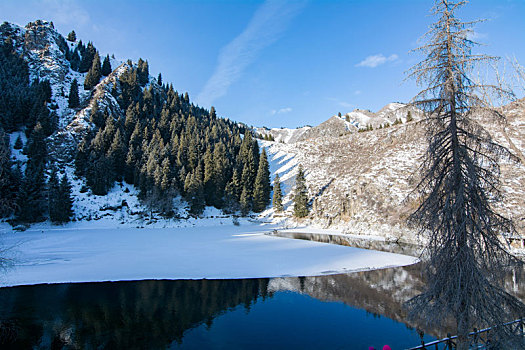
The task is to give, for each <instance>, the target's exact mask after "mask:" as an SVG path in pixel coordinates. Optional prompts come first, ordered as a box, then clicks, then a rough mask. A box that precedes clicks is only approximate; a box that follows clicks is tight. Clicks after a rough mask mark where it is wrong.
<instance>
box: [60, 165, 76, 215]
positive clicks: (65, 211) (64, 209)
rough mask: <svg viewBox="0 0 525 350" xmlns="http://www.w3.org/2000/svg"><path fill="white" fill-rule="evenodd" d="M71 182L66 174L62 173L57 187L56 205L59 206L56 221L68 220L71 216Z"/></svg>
mask: <svg viewBox="0 0 525 350" xmlns="http://www.w3.org/2000/svg"><path fill="white" fill-rule="evenodd" d="M71 193H72V191H71V184H70V183H69V179H68V178H67V175H66V174H64V176H63V177H62V180H61V181H60V185H59V188H58V203H57V204H58V206H59V208H60V215H59V217H58V222H61V223H64V222H69V221H70V220H71V218H72V217H73V214H74V212H73V198H72V196H71Z"/></svg>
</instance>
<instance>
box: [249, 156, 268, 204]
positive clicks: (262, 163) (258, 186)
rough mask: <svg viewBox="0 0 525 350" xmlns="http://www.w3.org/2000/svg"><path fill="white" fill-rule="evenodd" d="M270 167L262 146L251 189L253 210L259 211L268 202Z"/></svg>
mask: <svg viewBox="0 0 525 350" xmlns="http://www.w3.org/2000/svg"><path fill="white" fill-rule="evenodd" d="M270 192H271V187H270V168H269V164H268V158H267V156H266V150H265V149H264V148H263V150H262V152H261V155H260V157H259V169H258V170H257V176H256V178H255V185H254V189H253V211H254V212H256V213H260V212H261V211H263V210H264V209H265V208H266V207H267V206H268V204H269V203H270Z"/></svg>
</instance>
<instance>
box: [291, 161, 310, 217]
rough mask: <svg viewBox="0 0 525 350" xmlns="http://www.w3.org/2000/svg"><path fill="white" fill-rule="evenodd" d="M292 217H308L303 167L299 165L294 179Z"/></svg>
mask: <svg viewBox="0 0 525 350" xmlns="http://www.w3.org/2000/svg"><path fill="white" fill-rule="evenodd" d="M293 215H294V216H295V217H298V218H304V217H305V216H307V215H308V191H307V189H306V179H305V177H304V170H303V166H302V165H300V164H299V170H298V172H297V176H296V177H295V192H294V206H293Z"/></svg>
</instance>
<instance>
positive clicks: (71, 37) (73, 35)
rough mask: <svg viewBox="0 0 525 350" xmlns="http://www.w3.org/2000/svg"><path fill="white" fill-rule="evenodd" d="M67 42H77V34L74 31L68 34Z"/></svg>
mask: <svg viewBox="0 0 525 350" xmlns="http://www.w3.org/2000/svg"><path fill="white" fill-rule="evenodd" d="M67 40H68V41H71V42H75V41H77V34H76V33H75V31H74V30H72V31H71V32H69V34H68V35H67Z"/></svg>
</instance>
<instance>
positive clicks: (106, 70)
mask: <svg viewBox="0 0 525 350" xmlns="http://www.w3.org/2000/svg"><path fill="white" fill-rule="evenodd" d="M111 71H112V69H111V62H110V61H109V55H106V57H105V58H104V62H103V63H102V69H101V73H102V75H103V76H105V77H107V76H108V75H110V74H111Z"/></svg>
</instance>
